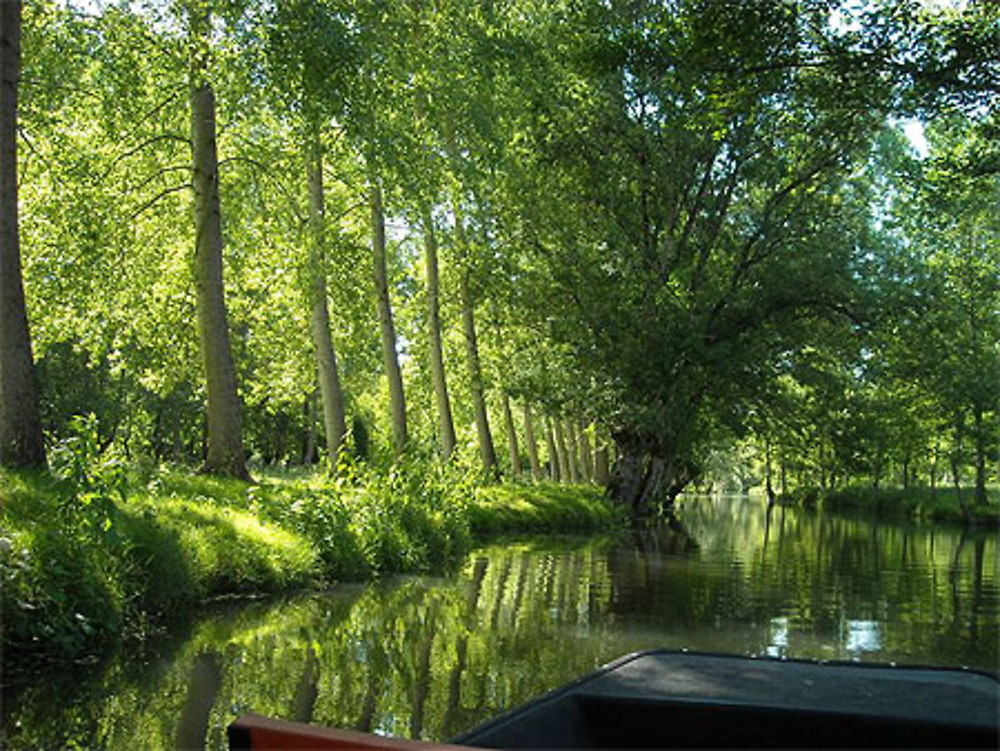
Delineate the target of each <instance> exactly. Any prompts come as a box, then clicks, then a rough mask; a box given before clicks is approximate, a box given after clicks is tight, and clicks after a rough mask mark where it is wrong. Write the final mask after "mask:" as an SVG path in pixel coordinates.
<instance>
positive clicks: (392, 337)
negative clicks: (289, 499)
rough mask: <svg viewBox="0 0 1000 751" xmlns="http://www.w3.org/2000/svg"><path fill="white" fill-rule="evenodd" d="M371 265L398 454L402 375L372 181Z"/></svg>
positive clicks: (378, 199)
mask: <svg viewBox="0 0 1000 751" xmlns="http://www.w3.org/2000/svg"><path fill="white" fill-rule="evenodd" d="M371 213H372V266H373V268H374V270H375V300H376V305H377V306H378V321H379V328H380V330H381V332H382V359H383V360H384V361H385V372H386V374H387V375H388V377H389V409H390V411H391V413H392V441H393V445H395V447H396V451H397V453H399V452H402V451H403V449H404V448H405V447H406V441H407V435H406V400H405V398H404V397H403V374H402V373H401V372H400V369H399V357H398V356H397V354H396V328H395V326H394V325H393V322H392V307H391V305H390V304H389V279H388V274H387V272H386V261H385V214H384V212H383V210H382V186H381V185H380V184H379V182H378V180H377V179H375V180H372V186H371Z"/></svg>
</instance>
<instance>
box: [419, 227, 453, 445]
mask: <svg viewBox="0 0 1000 751" xmlns="http://www.w3.org/2000/svg"><path fill="white" fill-rule="evenodd" d="M423 223H424V245H425V247H426V250H427V328H428V335H429V338H430V348H431V352H430V355H431V383H432V384H433V386H434V402H435V404H436V405H437V413H438V434H439V435H440V438H441V452H442V453H443V454H444V458H445V459H447V458H448V457H450V456H451V453H452V451H454V450H455V443H456V439H455V421H454V420H453V419H452V416H451V400H450V399H449V398H448V380H447V378H446V377H445V373H444V354H443V348H442V345H441V304H440V299H441V284H440V277H439V274H438V245H437V236H436V235H435V234H434V220H433V218H432V217H431V212H430V209H426V208H425V209H424V212H423Z"/></svg>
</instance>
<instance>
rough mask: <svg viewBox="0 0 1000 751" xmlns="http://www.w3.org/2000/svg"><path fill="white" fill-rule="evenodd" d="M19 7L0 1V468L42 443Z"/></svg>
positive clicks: (26, 458)
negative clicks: (24, 239)
mask: <svg viewBox="0 0 1000 751" xmlns="http://www.w3.org/2000/svg"><path fill="white" fill-rule="evenodd" d="M20 77H21V3H20V0H3V2H0V465H3V466H7V467H40V466H43V465H44V464H45V443H44V441H43V439H42V421H41V417H40V414H39V409H38V382H37V377H36V374H35V365H34V360H33V358H32V355H31V336H30V333H29V331H28V314H27V308H26V305H25V300H24V284H23V281H22V278H21V243H20V234H19V227H18V213H17V96H18V83H19V81H20Z"/></svg>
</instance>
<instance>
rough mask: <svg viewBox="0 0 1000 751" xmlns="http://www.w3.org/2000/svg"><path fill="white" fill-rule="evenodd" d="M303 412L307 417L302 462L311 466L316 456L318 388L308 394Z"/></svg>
mask: <svg viewBox="0 0 1000 751" xmlns="http://www.w3.org/2000/svg"><path fill="white" fill-rule="evenodd" d="M302 413H303V414H304V415H305V418H306V439H305V445H304V446H303V449H302V464H303V466H306V467H308V466H310V465H311V464H312V463H313V461H314V460H315V458H316V389H313V390H312V391H310V392H309V394H308V396H306V400H305V403H304V404H303V405H302Z"/></svg>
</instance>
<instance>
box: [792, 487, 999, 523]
mask: <svg viewBox="0 0 1000 751" xmlns="http://www.w3.org/2000/svg"><path fill="white" fill-rule="evenodd" d="M961 492H962V501H964V502H965V504H966V506H967V507H968V508H969V511H970V514H969V516H968V517H967V516H966V514H965V512H964V511H963V509H962V504H961V503H960V501H959V496H958V492H957V491H956V490H955V488H936V489H934V490H931V489H930V488H924V487H921V488H909V489H903V488H872V487H856V486H849V487H847V488H843V489H839V490H832V491H831V490H821V489H818V488H806V489H802V490H796V491H792V492H791V493H787V494H785V495H783V496H780V497H779V498H778V503H781V504H785V505H793V506H803V507H806V508H812V507H814V508H822V509H823V510H825V511H833V512H836V511H865V512H869V513H873V514H875V515H878V516H885V517H906V518H911V519H915V520H918V521H934V522H942V521H946V522H959V523H972V524H977V525H987V526H998V525H1000V487H997V486H990V487H988V488H987V503H986V505H985V506H974V505H973V494H972V490H971V489H970V488H963V489H962V491H961Z"/></svg>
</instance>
